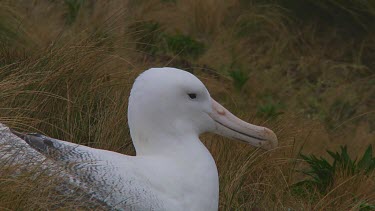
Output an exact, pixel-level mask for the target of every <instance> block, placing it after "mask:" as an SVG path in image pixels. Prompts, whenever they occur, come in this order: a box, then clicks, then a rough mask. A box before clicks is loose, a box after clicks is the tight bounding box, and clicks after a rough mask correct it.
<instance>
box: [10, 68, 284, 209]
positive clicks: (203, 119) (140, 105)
mask: <svg viewBox="0 0 375 211" xmlns="http://www.w3.org/2000/svg"><path fill="white" fill-rule="evenodd" d="M128 123H129V128H130V134H131V138H132V141H133V144H134V147H135V149H136V156H128V155H123V154H120V153H116V152H111V151H107V150H101V149H95V148H90V147H87V146H82V145H78V144H74V143H69V142H65V141H61V140H57V139H53V138H49V137H47V136H43V135H38V134H29V135H23V134H20V133H17V135H18V136H20V137H22V138H23V139H25V140H26V142H27V143H28V144H29V145H30V146H31V147H33V148H34V149H36V150H37V151H39V153H41V154H43V155H45V156H46V157H47V158H48V159H50V160H51V159H52V160H53V161H54V162H56V163H59V164H61V165H62V166H64V168H65V170H66V172H68V173H69V174H70V175H72V177H74V178H75V179H74V182H75V183H76V184H78V185H80V186H82V187H83V189H85V191H87V193H89V194H90V195H92V196H93V197H95V198H96V199H99V200H100V201H102V202H103V203H105V204H106V205H108V206H109V207H111V209H116V210H173V211H174V210H194V211H199V210H202V211H210V210H218V204H219V179H218V172H217V168H216V165H215V162H214V159H213V158H212V156H211V154H210V152H209V151H208V150H207V148H206V147H205V146H204V145H203V144H202V142H201V141H200V140H199V135H200V134H201V133H204V132H213V133H217V134H220V135H223V136H226V137H230V138H235V139H239V140H242V141H245V142H247V143H249V144H251V145H253V146H256V147H261V148H264V149H273V148H275V147H276V146H277V144H278V141H277V137H276V135H275V133H274V132H272V131H271V130H269V129H267V128H264V127H260V126H255V125H252V124H249V123H246V122H244V121H242V120H240V119H239V118H237V117H236V116H234V115H233V114H232V113H230V112H229V111H228V110H227V109H225V108H224V107H223V106H221V105H220V104H219V103H217V102H216V101H215V100H214V99H212V98H211V97H210V94H209V92H208V91H207V89H206V87H205V86H204V85H203V83H202V82H201V81H200V80H199V79H198V78H196V77H195V76H194V75H192V74H190V73H188V72H185V71H183V70H179V69H175V68H168V67H165V68H152V69H149V70H147V71H145V72H143V73H142V74H141V75H140V76H138V78H137V79H136V81H135V83H134V85H133V88H132V90H131V93H130V97H129V106H128ZM109 127H110V126H109ZM114 132H116V131H114Z"/></svg>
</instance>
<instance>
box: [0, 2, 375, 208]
mask: <svg viewBox="0 0 375 211" xmlns="http://www.w3.org/2000/svg"><path fill="white" fill-rule="evenodd" d="M73 2H74V1H73ZM77 2H79V1H77ZM82 2H84V3H83V4H82V5H81V6H80V9H78V10H70V9H69V7H68V5H67V4H66V2H62V1H61V2H54V1H22V0H19V1H1V2H0V42H1V49H0V55H1V57H0V89H1V92H0V99H1V100H0V111H1V112H0V122H2V123H5V124H7V125H8V126H10V127H12V128H15V129H18V130H23V131H37V132H40V133H44V134H46V135H49V136H52V137H55V138H59V139H63V140H68V141H72V142H76V143H80V144H85V145H88V146H92V147H98V148H104V149H109V150H113V151H117V152H120V153H125V154H134V150H133V147H132V145H131V140H130V136H129V131H128V128H127V120H126V111H127V98H128V95H129V90H130V87H131V84H132V82H133V81H134V79H135V77H136V76H137V75H138V74H139V73H140V72H142V71H143V70H145V69H147V68H149V67H153V66H164V65H170V64H174V65H175V66H177V67H186V66H188V68H187V70H189V71H193V72H194V73H195V74H196V75H197V76H198V77H199V78H200V79H202V81H203V82H204V83H205V84H206V85H207V87H208V89H209V90H210V92H211V95H212V96H213V97H214V98H216V99H217V100H218V101H220V102H222V103H223V104H225V106H226V107H228V108H229V109H230V110H232V111H233V112H234V113H235V114H237V115H238V116H240V117H242V118H243V119H245V120H247V121H250V122H253V123H256V124H262V125H265V126H268V127H270V128H272V129H273V130H274V131H275V132H276V134H277V135H278V137H279V141H280V147H279V148H278V149H276V150H273V151H271V152H264V151H260V150H256V149H253V148H251V147H249V146H245V145H243V144H241V143H234V142H233V141H229V140H225V139H223V138H220V137H218V136H213V135H204V136H203V137H202V140H204V143H205V144H206V146H207V147H208V148H209V149H210V151H211V152H212V154H213V156H214V158H215V160H216V162H217V166H218V168H219V174H220V210H251V209H261V210H300V209H303V210H334V209H335V210H360V208H361V206H363V203H369V204H374V203H375V191H374V190H375V183H374V176H373V175H370V176H366V175H361V174H358V175H355V176H346V177H345V176H342V175H337V177H335V178H336V180H335V181H336V182H335V184H334V185H333V187H332V189H330V191H329V192H328V193H325V194H321V193H318V190H313V191H312V192H310V195H303V194H296V193H295V191H294V189H293V184H295V183H296V182H298V181H301V180H302V179H304V178H305V176H304V175H303V174H302V173H300V172H299V170H301V169H304V168H306V164H305V163H304V162H303V161H302V160H301V159H300V158H299V157H298V153H299V152H301V151H302V152H305V153H314V154H316V155H322V156H327V154H326V152H325V150H327V149H330V150H337V149H338V146H339V145H343V144H346V145H348V146H349V150H350V153H351V155H352V156H353V157H355V156H359V154H360V153H362V152H363V150H364V149H365V148H366V147H367V145H368V144H375V139H374V137H375V134H374V124H375V122H374V120H375V118H374V115H375V114H374V110H373V108H374V105H375V102H374V99H375V96H374V93H375V86H373V85H374V71H373V61H374V60H373V59H372V58H374V57H373V56H374V54H373V52H372V51H371V50H372V49H373V47H374V44H375V41H374V39H373V33H372V32H368V33H365V34H362V35H361V37H353V38H351V37H347V36H341V34H340V30H339V28H337V27H335V26H332V27H328V26H326V28H324V27H319V25H317V23H318V22H314V21H311V22H304V23H306V24H305V25H300V24H298V23H297V21H296V20H295V17H294V16H291V15H290V14H291V11H290V8H285V7H283V6H282V5H280V4H275V3H274V2H272V1H263V2H262V1H251V2H248V3H246V2H244V1H185V0H181V1H176V2H174V1H128V2H126V1H110V2H107V1H82ZM67 17H71V18H73V19H72V20H73V21H67ZM143 22H157V23H158V24H160V28H158V29H157V30H156V33H157V34H158V36H159V34H161V35H160V36H163V35H165V34H167V35H168V36H172V35H174V34H184V35H188V36H190V37H192V38H194V39H196V40H198V41H200V42H203V43H204V46H205V51H204V53H203V54H202V55H200V56H199V57H198V58H197V59H189V58H184V57H183V56H182V54H176V55H174V54H171V53H170V52H167V53H165V51H164V50H163V47H160V49H161V50H160V49H159V46H164V45H165V40H164V38H163V39H160V40H159V38H157V39H155V40H159V41H158V42H155V43H151V42H145V43H142V44H144V45H149V46H152V47H155V49H156V50H155V51H154V52H156V53H152V54H151V53H150V52H147V51H145V50H143V49H139V48H137V44H139V43H140V42H144V41H145V39H138V38H139V36H142V35H144V36H147V33H148V29H147V28H145V29H139V28H136V30H135V29H134V27H132V26H133V25H134V24H137V23H143ZM153 33H154V32H153ZM146 41H147V40H146ZM165 54H167V56H166V55H165ZM232 71H238V72H241V73H243V74H244V75H245V76H247V77H248V79H247V80H246V81H245V83H244V84H243V85H242V86H241V87H240V88H239V89H236V88H235V87H236V86H233V83H237V81H236V79H234V78H231V75H230V72H232ZM269 107H271V108H274V109H276V111H277V112H276V114H277V116H276V117H274V116H267V114H268V113H264V111H268V110H267V109H265V108H269ZM262 112H263V113H262ZM114 131H115V132H114ZM2 167H3V166H2ZM15 169H16V167H12V166H10V167H9V168H7V169H6V168H5V167H3V168H2V172H1V174H0V208H1V209H8V210H26V209H27V210H40V209H57V208H59V209H62V210H64V209H65V210H66V209H73V208H77V209H84V210H85V209H95V208H92V207H88V206H86V205H87V204H86V205H85V204H84V205H82V204H80V203H79V202H82V201H85V200H71V197H70V196H64V195H61V193H59V192H56V189H54V186H55V184H53V183H51V184H50V185H48V186H45V183H44V182H45V181H46V180H50V179H49V178H48V175H40V176H39V177H37V178H35V179H30V178H33V177H31V176H30V173H28V172H26V173H23V174H22V175H21V176H19V177H16V178H15V177H12V176H11V175H12V172H14V171H15ZM46 196H47V197H46ZM54 197H55V198H57V199H59V201H61V200H62V201H64V200H65V199H66V201H67V202H66V203H62V204H57V205H56V204H54V202H55V200H54ZM69 197H70V200H69Z"/></svg>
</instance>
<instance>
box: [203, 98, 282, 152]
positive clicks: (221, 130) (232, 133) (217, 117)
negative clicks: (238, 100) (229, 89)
mask: <svg viewBox="0 0 375 211" xmlns="http://www.w3.org/2000/svg"><path fill="white" fill-rule="evenodd" d="M211 101H212V113H210V114H209V115H210V117H211V118H212V119H213V120H214V121H215V125H216V127H215V130H214V131H212V132H214V133H216V134H219V135H222V136H225V137H228V138H234V139H239V140H242V141H244V142H247V143H249V144H251V145H253V146H255V147H260V148H263V149H266V150H270V149H274V148H276V147H277V145H278V141H277V137H276V135H275V133H274V132H273V131H272V130H270V129H268V128H265V127H260V126H256V125H252V124H249V123H247V122H245V121H243V120H241V119H239V118H238V117H236V116H234V115H233V114H232V113H231V112H229V111H228V110H227V109H226V108H224V107H223V106H222V105H220V104H219V103H218V102H216V101H215V100H214V99H212V98H211Z"/></svg>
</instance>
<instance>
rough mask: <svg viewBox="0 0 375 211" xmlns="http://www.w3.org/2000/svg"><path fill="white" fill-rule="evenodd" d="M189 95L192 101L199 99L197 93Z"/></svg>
mask: <svg viewBox="0 0 375 211" xmlns="http://www.w3.org/2000/svg"><path fill="white" fill-rule="evenodd" d="M188 95H189V97H190V99H195V98H197V94H195V93H189V94H188Z"/></svg>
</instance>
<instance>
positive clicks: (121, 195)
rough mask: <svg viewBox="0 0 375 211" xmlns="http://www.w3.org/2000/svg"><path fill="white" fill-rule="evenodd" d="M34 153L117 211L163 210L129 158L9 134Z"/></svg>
mask: <svg viewBox="0 0 375 211" xmlns="http://www.w3.org/2000/svg"><path fill="white" fill-rule="evenodd" d="M12 132H13V133H14V134H16V135H17V136H18V137H20V138H21V139H23V140H24V141H25V142H26V143H27V144H28V145H29V146H31V147H32V148H33V149H34V150H36V151H38V152H39V153H41V154H42V155H44V156H45V157H47V158H48V159H51V160H53V161H54V162H56V163H58V164H59V166H62V167H63V169H64V171H66V172H67V173H69V174H70V175H73V177H74V181H73V183H75V184H77V185H78V186H82V187H84V189H85V190H86V192H87V193H88V195H92V196H93V197H94V198H97V199H99V200H101V201H102V202H103V203H105V204H108V205H110V206H111V207H112V208H114V209H119V210H163V203H162V201H161V200H160V199H159V197H158V196H157V194H156V193H155V191H153V190H152V188H151V185H150V184H149V181H148V180H147V179H145V177H143V175H139V172H137V169H138V167H137V166H135V164H134V163H133V162H132V158H133V157H131V156H126V155H123V154H120V153H116V152H112V151H107V150H101V149H95V148H91V147H87V146H83V145H79V144H74V143H70V142H66V141H62V140H58V139H54V138H51V137H48V136H44V135H41V134H36V133H31V134H24V133H19V132H17V131H12Z"/></svg>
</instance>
